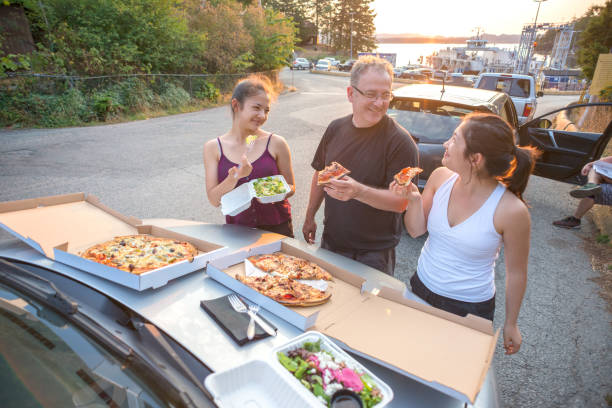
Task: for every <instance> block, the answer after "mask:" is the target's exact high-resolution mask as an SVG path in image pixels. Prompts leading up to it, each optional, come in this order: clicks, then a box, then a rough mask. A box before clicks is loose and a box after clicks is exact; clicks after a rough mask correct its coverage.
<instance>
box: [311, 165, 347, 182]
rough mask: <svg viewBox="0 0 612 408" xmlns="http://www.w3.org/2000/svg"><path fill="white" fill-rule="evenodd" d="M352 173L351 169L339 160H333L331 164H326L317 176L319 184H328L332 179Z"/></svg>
mask: <svg viewBox="0 0 612 408" xmlns="http://www.w3.org/2000/svg"><path fill="white" fill-rule="evenodd" d="M349 173H350V170H348V169H346V168H345V167H344V166H342V165H341V164H340V163H338V162H335V161H334V162H331V163H330V164H329V166H326V167H325V168H324V169H323V170H321V171H320V172H319V177H318V178H317V185H319V186H320V185H322V184H327V183H329V182H330V181H331V180H337V179H340V178H342V177H344V176H346V175H347V174H349Z"/></svg>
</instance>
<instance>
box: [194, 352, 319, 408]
mask: <svg viewBox="0 0 612 408" xmlns="http://www.w3.org/2000/svg"><path fill="white" fill-rule="evenodd" d="M283 370H284V368H283ZM204 385H205V386H206V388H207V389H208V391H210V393H211V394H212V395H213V398H214V399H215V403H216V404H217V406H219V407H220V408H243V407H249V408H287V407H291V408H310V407H313V406H316V405H313V400H312V399H311V398H308V397H309V396H308V395H307V394H304V393H303V391H302V390H300V389H299V388H298V387H297V386H296V385H295V384H293V383H292V382H291V381H288V379H287V377H286V376H284V375H283V374H282V372H281V371H280V370H279V369H278V368H276V367H274V366H272V364H270V363H269V362H268V361H264V360H250V361H247V362H245V363H243V364H241V365H239V366H236V367H232V368H230V369H229V370H225V371H219V372H216V373H214V374H210V375H209V376H208V377H206V379H205V380H204ZM300 387H301V388H303V389H305V388H304V387H303V386H302V385H301V384H300ZM306 391H308V390H306ZM315 401H316V399H315Z"/></svg>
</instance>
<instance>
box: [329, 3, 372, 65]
mask: <svg viewBox="0 0 612 408" xmlns="http://www.w3.org/2000/svg"><path fill="white" fill-rule="evenodd" d="M370 3H372V0H338V1H337V2H336V3H335V7H334V8H335V13H334V23H333V25H332V29H331V45H332V46H333V47H334V48H335V49H336V50H342V51H345V52H347V53H350V52H351V23H352V30H353V36H352V51H353V56H355V55H356V54H357V53H358V52H359V51H371V50H373V49H374V48H375V47H376V40H375V37H374V31H375V27H374V17H376V14H375V13H374V11H373V10H372V9H371V8H370Z"/></svg>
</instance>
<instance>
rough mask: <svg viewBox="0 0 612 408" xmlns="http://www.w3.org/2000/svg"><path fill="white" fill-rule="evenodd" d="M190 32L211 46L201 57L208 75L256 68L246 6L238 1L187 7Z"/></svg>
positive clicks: (193, 2) (197, 2)
mask: <svg viewBox="0 0 612 408" xmlns="http://www.w3.org/2000/svg"><path fill="white" fill-rule="evenodd" d="M187 10H188V11H187V14H188V15H187V18H188V21H189V28H190V31H192V32H196V33H198V35H199V37H200V38H201V41H203V42H205V43H206V44H207V47H206V50H204V51H203V52H202V54H201V55H200V56H199V60H200V64H201V67H202V70H203V71H205V72H211V73H216V72H224V73H234V72H244V71H247V70H248V69H249V68H250V67H251V66H252V65H253V64H252V55H251V53H250V50H252V48H253V45H254V41H253V37H252V36H251V35H250V33H249V32H248V31H247V28H246V27H245V25H244V17H243V15H244V13H245V10H244V9H243V7H242V5H241V4H239V3H237V2H235V1H228V0H223V1H216V2H207V4H206V5H205V6H203V7H202V6H201V4H200V1H198V0H193V1H192V4H190V5H189V6H188V7H187Z"/></svg>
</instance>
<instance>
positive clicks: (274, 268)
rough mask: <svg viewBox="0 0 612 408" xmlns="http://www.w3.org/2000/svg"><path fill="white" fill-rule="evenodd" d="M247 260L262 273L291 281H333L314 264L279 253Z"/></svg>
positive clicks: (251, 257) (324, 271) (323, 270)
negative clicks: (273, 274) (272, 274)
mask: <svg viewBox="0 0 612 408" xmlns="http://www.w3.org/2000/svg"><path fill="white" fill-rule="evenodd" d="M248 259H249V261H250V262H251V263H252V264H253V265H254V266H255V267H256V268H258V269H261V270H262V271H264V272H268V273H276V274H278V275H282V276H285V277H287V278H291V279H303V280H326V281H331V280H333V279H332V276H331V274H330V273H329V272H327V271H326V270H325V269H323V268H321V267H320V266H319V265H317V264H316V263H314V262H310V261H307V260H306V259H302V258H298V257H296V256H291V255H286V254H283V253H281V252H275V253H273V254H266V255H254V256H250V257H249V258H248Z"/></svg>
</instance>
